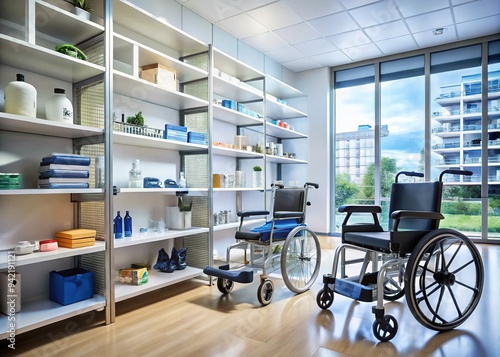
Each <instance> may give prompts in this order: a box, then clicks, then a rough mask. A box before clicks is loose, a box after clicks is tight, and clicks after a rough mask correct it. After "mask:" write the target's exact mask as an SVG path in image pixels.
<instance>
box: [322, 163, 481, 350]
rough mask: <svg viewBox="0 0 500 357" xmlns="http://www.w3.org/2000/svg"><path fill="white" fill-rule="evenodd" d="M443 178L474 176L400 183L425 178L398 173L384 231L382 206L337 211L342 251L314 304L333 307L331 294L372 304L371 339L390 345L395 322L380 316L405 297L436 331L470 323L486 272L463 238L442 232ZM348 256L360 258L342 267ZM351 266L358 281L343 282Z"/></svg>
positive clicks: (458, 172)
mask: <svg viewBox="0 0 500 357" xmlns="http://www.w3.org/2000/svg"><path fill="white" fill-rule="evenodd" d="M445 174H453V175H467V176H470V175H472V172H470V171H466V170H460V169H449V170H445V171H443V172H442V173H441V174H440V176H439V180H438V181H436V182H398V177H399V176H400V175H406V176H410V177H412V176H416V177H423V174H421V173H415V172H400V173H398V174H397V175H396V179H395V183H393V185H392V189H391V197H390V203H389V230H388V231H384V230H383V228H382V227H381V225H380V222H379V219H378V214H380V213H381V212H382V209H381V207H380V206H377V205H344V206H341V207H339V212H345V213H346V217H345V219H344V221H343V223H342V244H341V245H340V246H339V247H337V249H336V251H335V256H334V261H333V268H332V274H326V275H324V276H323V283H324V287H323V288H322V289H321V290H320V291H319V292H318V294H317V298H316V302H317V304H318V306H319V307H320V308H322V309H327V308H329V307H330V306H331V305H332V303H333V300H334V295H333V294H334V293H337V294H340V295H343V296H347V297H349V298H352V299H355V300H359V301H364V302H372V301H377V303H376V306H373V307H372V311H373V313H374V314H375V321H374V323H373V334H374V335H375V337H376V338H377V339H379V340H380V341H389V340H391V339H392V338H393V337H394V336H395V335H396V333H397V331H398V323H397V320H396V319H395V318H394V317H393V316H392V315H389V314H385V309H384V300H387V301H395V300H397V299H399V298H401V297H403V296H405V297H406V302H407V304H408V307H409V309H410V311H411V313H412V314H413V316H414V317H415V319H416V320H417V321H418V322H420V323H421V324H422V325H423V326H425V327H426V328H429V329H433V330H436V331H447V330H451V329H453V328H455V327H457V326H459V325H460V324H462V323H463V322H464V321H465V320H467V318H468V317H469V316H470V315H471V314H472V312H473V311H474V309H475V308H476V306H477V304H478V303H479V300H480V298H481V293H482V290H483V281H484V268H483V262H482V260H481V256H480V254H479V252H478V250H477V248H476V246H475V245H474V243H473V242H472V241H471V240H470V239H469V238H468V237H467V236H465V235H464V234H462V233H460V232H457V231H455V230H453V229H439V222H440V220H441V219H444V216H443V215H442V214H441V213H440V210H441V198H442V191H443V175H445ZM363 214H364V216H366V215H367V214H368V216H369V217H370V222H369V223H359V222H356V223H353V221H356V219H353V218H354V217H355V216H356V217H357V218H359V216H360V215H363ZM348 249H351V250H357V251H361V252H363V253H362V254H360V256H362V257H363V258H358V259H351V260H346V251H347V250H348ZM339 263H340V265H341V273H340V276H339V277H337V269H338V266H339ZM354 263H357V264H358V265H359V264H361V269H360V272H359V275H356V276H349V277H348V276H347V275H346V274H345V271H346V270H345V269H346V266H347V265H349V264H354ZM380 264H381V266H380V268H379V265H380ZM370 266H371V269H369V267H370ZM368 270H371V272H368Z"/></svg>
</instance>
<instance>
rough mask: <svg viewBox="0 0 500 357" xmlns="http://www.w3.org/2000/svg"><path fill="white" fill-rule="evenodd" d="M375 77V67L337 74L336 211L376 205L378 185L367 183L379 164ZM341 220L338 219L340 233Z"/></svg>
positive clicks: (337, 226) (359, 68) (337, 225)
mask: <svg viewBox="0 0 500 357" xmlns="http://www.w3.org/2000/svg"><path fill="white" fill-rule="evenodd" d="M373 78H374V67H373V66H366V67H358V68H355V69H352V70H346V71H339V72H337V73H336V75H335V83H336V88H337V90H336V92H335V95H336V97H335V102H336V105H335V118H336V120H335V147H336V150H335V163H336V164H335V174H336V177H335V191H336V194H335V198H336V199H335V212H337V211H338V207H339V206H340V205H343V204H346V203H373V202H374V195H373V189H374V183H373V182H370V181H369V180H368V181H367V180H366V177H367V176H366V173H367V170H370V168H373V164H374V162H375V142H374V138H375V134H374V133H375V86H374V82H373ZM340 220H341V218H340V217H337V219H336V220H335V222H336V230H338V229H339V225H340V223H341V221H340Z"/></svg>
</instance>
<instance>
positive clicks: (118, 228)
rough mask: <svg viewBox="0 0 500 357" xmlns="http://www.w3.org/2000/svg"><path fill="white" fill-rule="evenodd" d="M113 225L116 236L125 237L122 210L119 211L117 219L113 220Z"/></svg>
mask: <svg viewBox="0 0 500 357" xmlns="http://www.w3.org/2000/svg"><path fill="white" fill-rule="evenodd" d="M113 227H114V233H115V238H123V219H122V217H121V216H120V211H118V213H117V214H116V217H115V219H114V220H113Z"/></svg>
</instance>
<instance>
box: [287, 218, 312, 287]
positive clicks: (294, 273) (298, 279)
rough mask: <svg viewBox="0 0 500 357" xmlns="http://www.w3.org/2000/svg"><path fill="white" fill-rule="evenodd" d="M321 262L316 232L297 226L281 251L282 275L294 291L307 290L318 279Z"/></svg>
mask: <svg viewBox="0 0 500 357" xmlns="http://www.w3.org/2000/svg"><path fill="white" fill-rule="evenodd" d="M320 263H321V249H320V246H319V240H318V237H317V236H316V234H315V233H314V232H313V231H311V230H310V229H309V228H307V227H305V226H298V227H295V228H294V229H293V230H292V231H291V232H290V233H289V234H288V236H287V238H286V241H285V243H284V244H283V249H282V251H281V275H282V276H283V281H284V282H285V285H286V286H287V288H288V289H289V290H290V291H292V292H294V293H297V294H299V293H303V292H304V291H307V290H308V289H309V288H310V287H311V285H312V284H313V283H314V281H315V280H316V278H317V276H318V273H319V267H320Z"/></svg>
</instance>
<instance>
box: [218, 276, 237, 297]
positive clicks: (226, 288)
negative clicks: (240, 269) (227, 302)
mask: <svg viewBox="0 0 500 357" xmlns="http://www.w3.org/2000/svg"><path fill="white" fill-rule="evenodd" d="M233 287H234V282H233V281H232V280H229V279H225V278H217V288H218V289H219V291H220V292H221V293H223V294H229V293H230V292H231V290H233Z"/></svg>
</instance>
